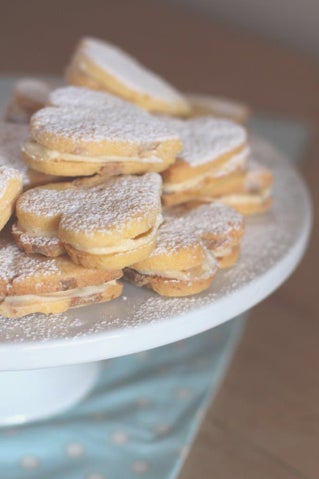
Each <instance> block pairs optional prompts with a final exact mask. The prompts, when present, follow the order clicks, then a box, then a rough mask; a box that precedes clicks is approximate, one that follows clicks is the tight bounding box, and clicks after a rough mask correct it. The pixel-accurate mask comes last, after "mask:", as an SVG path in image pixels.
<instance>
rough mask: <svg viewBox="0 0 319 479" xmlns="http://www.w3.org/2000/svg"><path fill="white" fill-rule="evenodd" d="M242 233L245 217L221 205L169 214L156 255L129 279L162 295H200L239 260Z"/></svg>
mask: <svg viewBox="0 0 319 479" xmlns="http://www.w3.org/2000/svg"><path fill="white" fill-rule="evenodd" d="M243 231H244V223H243V218H242V216H241V215H240V214H239V213H237V212H236V211H234V210H233V209H231V208H228V207H227V206H225V205H221V204H218V203H214V204H211V205H202V206H199V207H196V208H194V209H191V210H188V209H185V208H182V207H179V208H173V209H171V210H167V211H166V212H165V214H164V223H163V224H162V226H161V227H160V229H159V233H158V237H157V241H156V246H155V248H154V250H153V251H152V253H151V254H150V256H149V257H148V258H146V259H145V260H143V261H140V262H139V263H137V264H134V265H132V266H131V267H130V268H127V269H125V272H124V275H125V277H126V278H127V279H128V280H129V281H131V282H133V283H134V284H137V285H138V286H146V287H148V288H151V289H154V290H155V291H156V292H158V293H159V294H161V295H163V296H187V295H190V294H196V293H199V292H201V291H203V290H205V289H207V288H208V287H209V286H210V285H211V283H212V280H213V279H214V277H215V275H216V273H217V270H218V268H224V267H229V266H231V265H232V264H233V263H234V262H235V261H236V260H237V258H238V255H239V250H240V241H241V238H242V235H243Z"/></svg>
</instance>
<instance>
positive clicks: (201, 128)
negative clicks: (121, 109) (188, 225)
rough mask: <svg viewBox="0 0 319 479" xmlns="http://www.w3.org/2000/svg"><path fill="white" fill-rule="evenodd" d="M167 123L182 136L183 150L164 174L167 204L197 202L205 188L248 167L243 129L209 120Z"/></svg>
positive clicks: (164, 194)
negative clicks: (224, 176) (221, 177)
mask: <svg viewBox="0 0 319 479" xmlns="http://www.w3.org/2000/svg"><path fill="white" fill-rule="evenodd" d="M166 122H167V124H169V125H170V126H171V128H174V129H175V131H176V132H177V133H178V134H179V135H180V137H181V139H182V142H183V149H182V151H181V153H179V154H178V155H177V160H176V162H175V163H174V164H173V165H171V166H170V167H169V168H168V169H167V170H166V171H164V172H163V182H164V185H163V202H164V204H165V205H167V206H171V205H176V204H181V203H185V202H187V201H191V200H193V199H196V198H197V197H198V195H200V194H201V189H202V187H203V185H206V184H210V183H216V180H218V178H219V177H220V176H223V175H225V174H226V175H227V174H230V173H233V172H236V171H241V170H244V169H245V168H246V165H247V158H248V154H249V147H248V143H247V134H246V130H245V129H244V128H243V127H242V126H240V125H238V124H236V123H233V122H230V121H228V120H217V119H214V118H210V117H200V118H194V119H190V120H176V119H166Z"/></svg>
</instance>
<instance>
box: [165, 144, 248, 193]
mask: <svg viewBox="0 0 319 479" xmlns="http://www.w3.org/2000/svg"><path fill="white" fill-rule="evenodd" d="M248 154H249V148H245V149H244V150H243V151H242V152H241V153H238V154H237V155H235V156H233V158H232V159H231V160H230V161H229V162H228V163H227V164H226V165H224V166H223V167H222V168H220V169H219V170H217V171H214V172H213V173H203V174H201V175H197V176H196V177H195V178H191V179H190V180H187V181H183V182H179V183H164V185H163V191H164V193H177V192H180V191H185V190H189V189H192V188H194V187H196V186H198V185H200V183H201V182H202V181H203V180H206V179H210V178H212V179H218V178H223V177H224V176H226V175H228V174H230V173H233V172H234V171H236V170H237V169H240V168H244V167H245V166H246V163H247V157H248Z"/></svg>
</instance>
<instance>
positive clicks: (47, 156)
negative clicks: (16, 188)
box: [23, 141, 163, 164]
mask: <svg viewBox="0 0 319 479" xmlns="http://www.w3.org/2000/svg"><path fill="white" fill-rule="evenodd" d="M23 151H24V152H25V153H26V154H27V155H28V156H29V157H30V158H32V159H33V160H42V161H48V160H55V159H59V160H62V161H73V162H80V163H81V162H84V163H123V162H137V163H152V164H153V163H162V161H163V160H162V159H161V158H159V157H157V156H156V155H154V154H152V153H150V152H148V153H147V154H146V155H143V156H110V155H101V156H99V155H98V156H86V155H73V154H70V153H63V152H60V151H56V150H50V149H48V148H46V147H45V146H42V145H40V144H39V143H36V142H35V141H29V142H28V143H26V145H25V146H24V147H23Z"/></svg>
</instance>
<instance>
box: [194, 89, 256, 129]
mask: <svg viewBox="0 0 319 479" xmlns="http://www.w3.org/2000/svg"><path fill="white" fill-rule="evenodd" d="M187 99H188V101H189V103H190V105H191V113H190V115H189V116H190V117H192V118H193V117H197V116H205V115H211V116H214V117H217V118H226V119H228V120H232V121H235V122H236V123H247V121H248V120H249V117H250V115H251V110H250V108H249V106H248V105H246V104H245V103H242V102H239V101H237V100H233V99H230V98H226V97H221V96H213V95H205V94H202V93H188V94H187Z"/></svg>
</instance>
